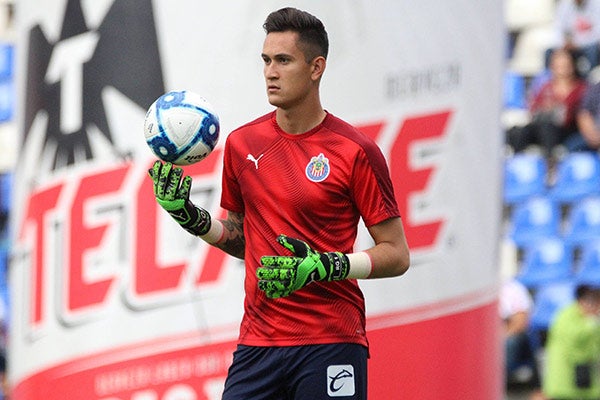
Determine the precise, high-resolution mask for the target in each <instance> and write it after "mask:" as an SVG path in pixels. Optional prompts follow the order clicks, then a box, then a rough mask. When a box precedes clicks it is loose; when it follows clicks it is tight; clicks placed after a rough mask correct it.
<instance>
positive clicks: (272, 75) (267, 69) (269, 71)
mask: <svg viewBox="0 0 600 400" xmlns="http://www.w3.org/2000/svg"><path fill="white" fill-rule="evenodd" d="M263 73H264V75H265V78H266V79H276V78H277V76H278V74H277V69H276V68H275V67H274V66H273V63H270V64H265V66H264V71H263Z"/></svg>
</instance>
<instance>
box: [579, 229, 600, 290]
mask: <svg viewBox="0 0 600 400" xmlns="http://www.w3.org/2000/svg"><path fill="white" fill-rule="evenodd" d="M575 280H576V281H577V283H585V284H591V285H600V237H598V238H597V239H595V240H591V241H589V242H587V243H586V245H585V246H584V247H583V250H582V253H581V259H580V262H579V265H578V268H577V271H576V273H575Z"/></svg>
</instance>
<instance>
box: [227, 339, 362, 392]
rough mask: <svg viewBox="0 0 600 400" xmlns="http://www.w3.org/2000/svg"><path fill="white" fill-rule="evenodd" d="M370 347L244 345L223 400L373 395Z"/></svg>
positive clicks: (238, 350)
mask: <svg viewBox="0 0 600 400" xmlns="http://www.w3.org/2000/svg"><path fill="white" fill-rule="evenodd" d="M367 358H368V350H367V348H366V347H364V346H361V345H359V344H352V343H336V344H323V345H310V346H290V347H254V346H242V345H239V346H238V347H237V350H236V351H235V352H234V353H233V363H232V365H231V367H230V368H229V373H228V375H227V380H226V381H225V389H224V391H223V397H222V400H320V399H337V398H339V399H346V400H350V399H354V400H366V399H367Z"/></svg>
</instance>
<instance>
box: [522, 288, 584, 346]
mask: <svg viewBox="0 0 600 400" xmlns="http://www.w3.org/2000/svg"><path fill="white" fill-rule="evenodd" d="M575 287H576V283H575V282H574V281H573V280H564V281H559V282H554V283H551V284H547V285H544V286H542V287H540V288H539V289H538V290H537V291H536V292H535V294H534V298H533V312H532V313H531V317H530V319H529V337H530V341H531V344H532V347H533V348H534V351H535V350H536V349H539V348H541V347H543V345H544V342H545V337H546V332H547V331H548V328H550V325H551V324H552V321H553V319H554V317H555V315H556V313H557V311H558V310H560V309H561V308H563V307H564V306H566V305H568V304H570V303H571V302H572V301H574V300H575Z"/></svg>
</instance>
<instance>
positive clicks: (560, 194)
mask: <svg viewBox="0 0 600 400" xmlns="http://www.w3.org/2000/svg"><path fill="white" fill-rule="evenodd" d="M597 194H600V157H599V156H598V154H597V153H592V152H578V153H570V154H568V155H567V156H566V157H565V158H564V159H562V160H561V161H560V162H559V164H558V167H557V176H556V182H555V183H554V185H552V187H551V188H550V189H549V191H548V195H549V196H550V197H551V198H552V199H554V200H555V201H558V202H560V203H563V204H572V203H574V202H575V201H578V200H580V199H582V198H584V197H586V196H590V195H597Z"/></svg>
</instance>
